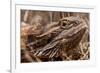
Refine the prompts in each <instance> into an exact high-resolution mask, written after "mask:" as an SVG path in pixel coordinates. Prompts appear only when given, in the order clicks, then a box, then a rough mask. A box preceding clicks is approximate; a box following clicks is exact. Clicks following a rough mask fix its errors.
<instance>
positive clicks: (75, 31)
mask: <svg viewBox="0 0 100 73" xmlns="http://www.w3.org/2000/svg"><path fill="white" fill-rule="evenodd" d="M59 24H60V25H61V28H63V29H65V30H64V31H62V32H61V33H60V34H59V35H58V37H56V39H61V42H62V43H63V44H66V47H67V48H74V47H76V46H77V45H78V44H79V42H80V41H81V40H82V37H83V35H84V33H85V32H86V29H87V24H86V22H85V21H84V20H83V19H82V18H79V17H66V18H63V19H61V20H60V22H59Z"/></svg>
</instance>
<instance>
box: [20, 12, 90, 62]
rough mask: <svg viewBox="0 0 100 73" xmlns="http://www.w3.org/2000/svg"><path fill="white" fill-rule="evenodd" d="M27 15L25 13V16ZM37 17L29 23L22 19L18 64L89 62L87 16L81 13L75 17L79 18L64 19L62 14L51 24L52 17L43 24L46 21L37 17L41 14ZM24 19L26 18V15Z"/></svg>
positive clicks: (39, 16)
mask: <svg viewBox="0 0 100 73" xmlns="http://www.w3.org/2000/svg"><path fill="white" fill-rule="evenodd" d="M33 12H34V11H33ZM28 13H29V12H28V11H26V13H25V14H28ZM39 14H40V13H39ZM39 14H38V15H36V16H34V17H33V19H32V20H31V23H26V22H23V21H24V20H27V19H26V18H25V17H24V19H23V21H22V22H23V23H22V26H21V29H22V30H21V62H22V63H24V62H25V63H27V62H44V61H64V60H87V59H89V26H88V24H87V21H86V20H85V19H88V18H87V17H86V18H85V16H82V15H81V14H78V15H80V16H82V17H80V16H74V13H66V15H67V14H68V16H65V13H60V15H62V16H61V17H59V19H58V20H57V21H56V22H53V21H52V19H53V17H52V18H50V23H47V22H46V21H48V20H43V18H42V17H41V16H43V14H42V15H39ZM52 14H53V13H50V15H52ZM69 15H70V16H69ZM71 15H72V16H71ZM24 16H27V18H29V17H28V15H24ZM45 18H46V17H45ZM51 21H52V22H51ZM54 21H55V20H54ZM88 21H89V20H88Z"/></svg>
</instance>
